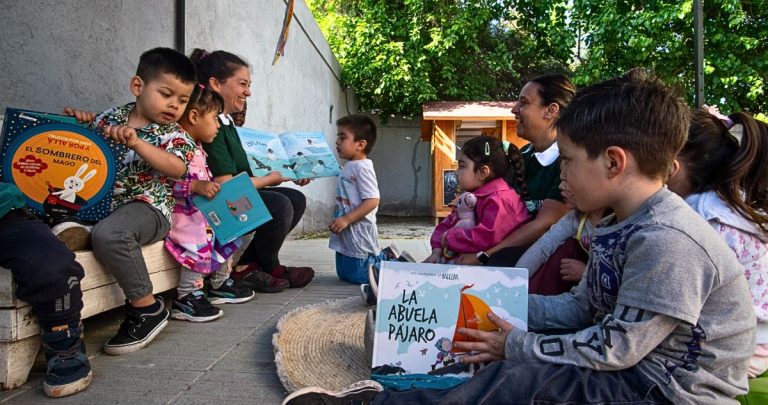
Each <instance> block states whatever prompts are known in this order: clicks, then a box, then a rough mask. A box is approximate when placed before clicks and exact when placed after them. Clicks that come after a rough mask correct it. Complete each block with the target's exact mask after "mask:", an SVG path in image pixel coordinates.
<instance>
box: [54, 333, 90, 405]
mask: <svg viewBox="0 0 768 405" xmlns="http://www.w3.org/2000/svg"><path fill="white" fill-rule="evenodd" d="M42 338H43V348H44V349H45V361H46V362H47V366H48V367H47V370H46V374H45V382H43V391H44V392H45V395H47V396H49V397H51V398H59V397H65V396H67V395H72V394H76V393H78V392H80V391H82V390H84V389H86V388H88V386H89V385H90V384H91V378H92V377H93V371H91V365H90V363H89V362H88V357H87V356H86V355H85V343H84V342H83V339H82V325H80V326H79V327H69V325H63V326H57V327H54V328H53V330H51V331H48V332H45V331H43V336H42Z"/></svg>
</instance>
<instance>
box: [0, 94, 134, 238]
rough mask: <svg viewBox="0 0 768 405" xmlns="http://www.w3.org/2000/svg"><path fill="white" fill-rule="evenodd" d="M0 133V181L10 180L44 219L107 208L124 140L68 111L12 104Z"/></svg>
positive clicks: (92, 216) (87, 216)
mask: <svg viewBox="0 0 768 405" xmlns="http://www.w3.org/2000/svg"><path fill="white" fill-rule="evenodd" d="M0 139H1V141H0V158H2V164H1V165H0V181H2V182H4V183H13V184H15V185H16V186H17V187H18V188H19V190H21V192H22V194H24V198H25V200H26V204H27V206H28V208H29V209H30V210H31V211H32V212H33V213H35V214H36V215H38V216H40V217H41V218H43V219H44V220H46V221H47V222H49V223H50V222H54V221H56V220H57V219H60V218H62V217H75V218H78V219H80V220H83V221H86V222H96V221H99V220H101V219H103V218H104V217H106V216H107V215H108V214H109V213H110V205H111V203H112V187H113V185H114V182H115V177H116V174H117V170H118V168H119V164H120V162H121V161H122V159H123V155H124V153H125V147H124V146H123V145H120V144H117V143H115V142H114V141H112V140H111V139H109V138H105V137H104V136H103V134H102V133H101V132H100V130H97V129H90V128H87V127H86V126H85V124H78V123H77V120H76V119H75V118H73V117H67V116H63V115H57V114H50V113H43V112H36V111H24V110H18V109H13V108H8V109H6V111H5V119H4V122H3V129H2V138H0Z"/></svg>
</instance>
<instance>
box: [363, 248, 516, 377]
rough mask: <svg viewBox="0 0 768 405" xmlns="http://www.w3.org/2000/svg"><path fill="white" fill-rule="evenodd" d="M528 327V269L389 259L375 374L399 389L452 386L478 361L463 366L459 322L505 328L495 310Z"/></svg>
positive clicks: (381, 279)
mask: <svg viewBox="0 0 768 405" xmlns="http://www.w3.org/2000/svg"><path fill="white" fill-rule="evenodd" d="M489 311H492V312H493V313H495V314H496V315H498V316H500V317H501V318H502V319H505V320H506V321H507V322H509V323H511V324H513V325H514V326H515V327H516V328H520V329H523V330H527V325H528V270H526V269H518V268H505V267H485V266H457V265H449V264H425V263H405V262H382V268H381V272H380V276H379V296H378V305H377V310H376V326H375V336H374V344H373V364H372V368H373V370H372V379H373V380H376V381H378V382H379V383H381V384H382V385H383V386H385V387H388V388H393V389H398V390H402V389H408V388H415V387H420V388H438V389H444V388H450V387H453V386H455V385H458V384H460V383H462V382H464V381H466V380H467V379H469V378H470V377H471V376H472V375H473V374H474V373H475V372H476V371H477V367H474V366H469V365H461V364H459V363H458V362H457V361H456V360H457V359H458V358H459V357H461V356H462V355H464V354H465V353H462V352H461V351H460V350H458V349H457V348H456V347H454V346H453V343H454V342H457V341H467V340H469V338H468V337H467V336H464V335H461V334H459V333H457V332H456V328H457V327H464V328H473V329H480V330H485V331H492V330H496V329H498V328H497V327H496V326H495V325H494V324H493V323H492V322H491V321H489V320H488V317H487V314H488V312H489Z"/></svg>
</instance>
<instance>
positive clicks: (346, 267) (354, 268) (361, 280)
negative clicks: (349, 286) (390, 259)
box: [336, 252, 387, 284]
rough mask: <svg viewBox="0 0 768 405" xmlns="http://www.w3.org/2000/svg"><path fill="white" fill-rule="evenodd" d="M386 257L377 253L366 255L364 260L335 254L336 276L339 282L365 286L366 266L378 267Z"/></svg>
mask: <svg viewBox="0 0 768 405" xmlns="http://www.w3.org/2000/svg"><path fill="white" fill-rule="evenodd" d="M386 259H387V255H386V254H385V253H384V252H379V254H377V255H368V257H366V258H365V259H358V258H356V257H349V256H346V255H343V254H341V253H339V252H336V275H337V276H339V279H340V280H344V281H347V282H350V283H355V284H367V283H368V282H369V280H368V266H370V265H373V266H378V265H379V263H381V261H382V260H386Z"/></svg>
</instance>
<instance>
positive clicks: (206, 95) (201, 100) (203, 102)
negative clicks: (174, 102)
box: [185, 84, 224, 114]
mask: <svg viewBox="0 0 768 405" xmlns="http://www.w3.org/2000/svg"><path fill="white" fill-rule="evenodd" d="M193 108H194V109H195V110H197V111H200V112H211V111H216V113H217V114H221V112H222V111H223V110H224V99H223V98H221V96H220V95H219V93H216V92H215V91H213V90H210V89H208V88H207V87H205V86H203V85H202V84H197V85H195V88H194V90H192V94H191V95H190V96H189V103H187V109H186V111H189V110H190V109H193ZM186 111H185V113H186Z"/></svg>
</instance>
